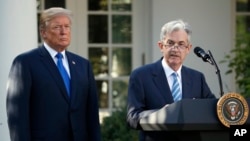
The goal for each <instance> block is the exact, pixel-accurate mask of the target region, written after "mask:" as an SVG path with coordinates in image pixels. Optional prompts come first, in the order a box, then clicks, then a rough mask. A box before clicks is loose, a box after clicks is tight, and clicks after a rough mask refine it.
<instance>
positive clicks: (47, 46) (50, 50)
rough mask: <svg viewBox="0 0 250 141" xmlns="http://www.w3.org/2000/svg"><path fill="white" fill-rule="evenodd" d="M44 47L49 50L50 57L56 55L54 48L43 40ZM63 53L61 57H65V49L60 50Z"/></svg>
mask: <svg viewBox="0 0 250 141" xmlns="http://www.w3.org/2000/svg"><path fill="white" fill-rule="evenodd" d="M43 45H44V47H45V48H46V49H47V51H48V52H49V54H50V56H51V57H52V58H54V57H55V56H56V54H57V53H58V52H57V51H56V50H54V49H53V48H52V47H50V46H49V45H48V44H47V43H45V42H44V44H43ZM61 53H62V55H63V58H65V50H64V51H62V52H61Z"/></svg>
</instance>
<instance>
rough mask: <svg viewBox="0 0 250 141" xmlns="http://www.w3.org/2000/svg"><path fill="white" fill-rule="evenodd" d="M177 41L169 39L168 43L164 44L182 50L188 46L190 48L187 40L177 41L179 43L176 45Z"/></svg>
mask: <svg viewBox="0 0 250 141" xmlns="http://www.w3.org/2000/svg"><path fill="white" fill-rule="evenodd" d="M175 44H176V43H175V42H174V41H171V40H168V41H167V43H166V44H163V46H165V47H167V48H169V49H175V48H176V49H180V50H184V49H186V48H188V45H187V44H186V43H185V42H179V43H177V45H175Z"/></svg>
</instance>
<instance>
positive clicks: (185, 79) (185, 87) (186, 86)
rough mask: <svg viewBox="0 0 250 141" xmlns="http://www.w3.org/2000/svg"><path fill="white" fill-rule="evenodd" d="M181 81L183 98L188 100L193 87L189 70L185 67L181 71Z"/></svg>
mask: <svg viewBox="0 0 250 141" xmlns="http://www.w3.org/2000/svg"><path fill="white" fill-rule="evenodd" d="M181 77H182V78H181V79H182V98H183V99H184V98H187V97H188V95H189V94H190V91H189V90H190V88H191V87H190V85H191V81H190V80H191V76H190V75H189V73H188V70H187V68H186V67H185V66H182V70H181Z"/></svg>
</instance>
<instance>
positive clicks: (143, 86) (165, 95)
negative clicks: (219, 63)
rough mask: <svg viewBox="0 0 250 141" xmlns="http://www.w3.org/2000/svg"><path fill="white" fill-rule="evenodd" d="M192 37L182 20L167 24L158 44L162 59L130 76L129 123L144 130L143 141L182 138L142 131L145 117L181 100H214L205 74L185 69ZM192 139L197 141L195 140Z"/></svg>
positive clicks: (138, 69)
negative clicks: (142, 122) (141, 121)
mask: <svg viewBox="0 0 250 141" xmlns="http://www.w3.org/2000/svg"><path fill="white" fill-rule="evenodd" d="M190 36H191V29H190V27H189V25H188V24H187V23H185V22H183V21H182V20H176V21H170V22H168V23H166V24H165V25H164V26H163V27H162V29H161V34H160V41H159V42H158V46H159V48H160V51H161V52H162V55H163V57H161V59H160V60H158V61H157V62H155V63H152V64H148V65H145V66H142V67H140V68H137V69H135V70H134V71H133V72H132V74H131V75H130V80H129V89H128V106H127V108H128V111H127V123H128V124H129V126H130V127H131V128H134V129H138V130H141V131H140V137H139V138H140V141H166V140H168V139H171V140H173V141H178V140H179V139H180V138H179V137H178V136H175V135H174V134H171V133H170V132H168V133H166V132H161V131H158V132H157V131H142V128H141V126H140V124H139V122H140V119H141V118H142V117H145V116H148V115H149V114H151V113H152V112H154V111H155V110H157V109H160V108H163V107H164V106H165V105H167V104H171V103H173V102H175V101H178V100H181V99H193V98H197V99H199V98H215V96H214V94H212V92H211V91H210V88H209V87H208V85H207V83H206V80H205V77H204V75H203V74H202V73H201V72H199V71H196V70H194V69H191V68H188V67H186V66H183V62H184V60H185V57H186V56H187V55H188V53H189V52H190V50H191V48H192V44H191V37H190ZM187 137H188V136H187ZM197 138H199V137H197ZM190 139H194V140H195V139H196V137H194V138H190Z"/></svg>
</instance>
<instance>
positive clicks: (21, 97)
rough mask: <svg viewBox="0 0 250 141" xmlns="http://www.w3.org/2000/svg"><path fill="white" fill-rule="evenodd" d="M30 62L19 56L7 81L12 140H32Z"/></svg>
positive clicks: (8, 114) (7, 101)
mask: <svg viewBox="0 0 250 141" xmlns="http://www.w3.org/2000/svg"><path fill="white" fill-rule="evenodd" d="M27 63H28V62H27V61H25V60H24V59H22V58H21V57H17V58H16V59H15V60H14V61H13V63H12V66H11V69H10V73H9V77H8V82H7V100H6V104H7V105H6V107H7V109H6V110H7V118H8V126H9V132H10V138H11V141H30V123H29V97H30V87H31V75H30V72H29V69H28V64H27Z"/></svg>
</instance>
